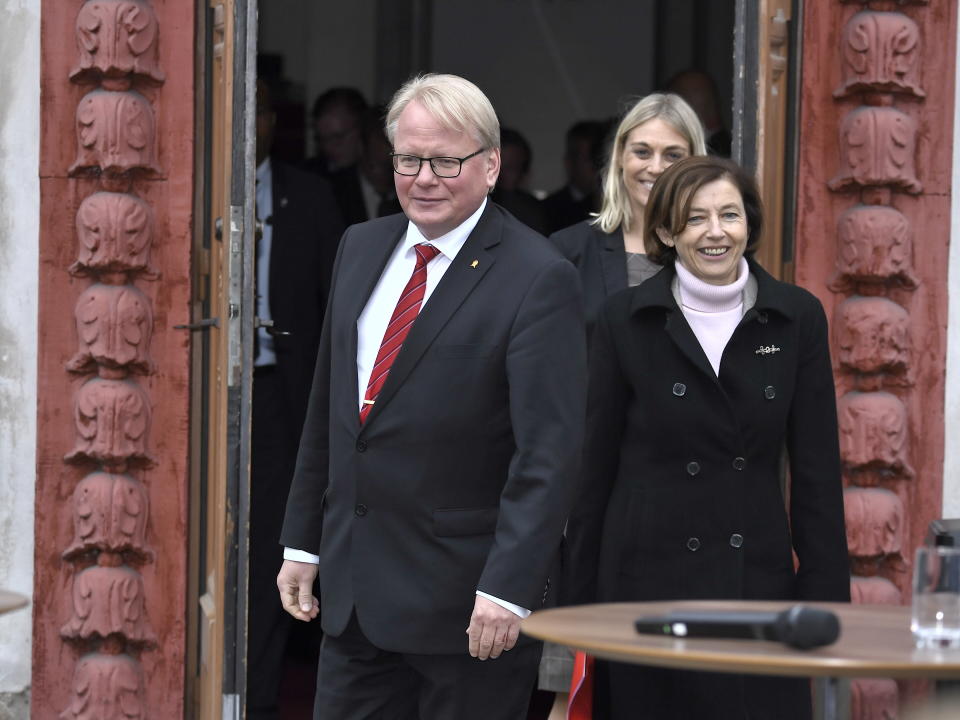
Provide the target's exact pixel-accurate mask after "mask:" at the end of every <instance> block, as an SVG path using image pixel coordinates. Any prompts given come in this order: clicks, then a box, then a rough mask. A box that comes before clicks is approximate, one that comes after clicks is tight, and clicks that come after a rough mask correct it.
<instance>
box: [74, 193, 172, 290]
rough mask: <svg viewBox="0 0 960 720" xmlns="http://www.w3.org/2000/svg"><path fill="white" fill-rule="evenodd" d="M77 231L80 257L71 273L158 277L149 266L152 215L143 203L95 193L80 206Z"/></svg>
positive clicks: (131, 197) (133, 199) (124, 197)
mask: <svg viewBox="0 0 960 720" xmlns="http://www.w3.org/2000/svg"><path fill="white" fill-rule="evenodd" d="M76 228H77V239H78V253H77V255H78V257H77V261H76V262H75V263H74V264H73V265H71V266H70V272H72V273H74V274H75V275H86V274H89V273H129V272H138V273H140V274H141V275H146V276H147V277H154V276H155V272H154V271H153V269H152V268H151V267H150V245H151V242H152V240H153V216H152V213H151V212H150V207H149V206H148V205H147V204H146V203H145V202H144V201H143V200H141V199H139V198H138V197H135V196H134V195H129V194H126V193H112V192H98V193H94V194H93V195H90V196H89V197H87V198H85V199H84V201H83V202H82V203H81V204H80V209H79V210H78V211H77V218H76Z"/></svg>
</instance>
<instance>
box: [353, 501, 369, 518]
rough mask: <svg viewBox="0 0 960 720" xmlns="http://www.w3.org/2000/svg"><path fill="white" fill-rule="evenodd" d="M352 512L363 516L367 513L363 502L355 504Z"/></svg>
mask: <svg viewBox="0 0 960 720" xmlns="http://www.w3.org/2000/svg"><path fill="white" fill-rule="evenodd" d="M353 514H354V515H356V516H357V517H363V516H364V515H366V514H367V506H366V505H364V504H363V503H357V506H356V507H355V508H353Z"/></svg>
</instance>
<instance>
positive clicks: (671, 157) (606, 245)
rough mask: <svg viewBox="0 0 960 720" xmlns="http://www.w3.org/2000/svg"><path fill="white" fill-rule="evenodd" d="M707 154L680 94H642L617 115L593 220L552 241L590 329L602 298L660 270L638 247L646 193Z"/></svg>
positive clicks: (698, 127) (692, 114)
mask: <svg viewBox="0 0 960 720" xmlns="http://www.w3.org/2000/svg"><path fill="white" fill-rule="evenodd" d="M705 154H706V145H705V142H704V137H703V127H702V126H701V124H700V120H699V119H698V118H697V114H696V113H695V112H694V111H693V109H691V107H690V106H689V105H687V103H686V102H685V101H684V100H683V98H681V97H680V96H679V95H672V94H669V93H663V94H661V93H655V94H653V95H647V96H646V97H644V98H642V99H640V100H639V101H638V102H637V103H636V104H635V105H634V106H633V107H632V108H630V110H628V111H627V113H626V114H625V115H624V116H623V119H622V120H621V121H620V124H619V126H618V127H617V132H616V134H615V135H614V137H613V142H612V145H611V148H610V157H609V159H608V161H607V165H606V168H605V170H604V173H603V201H602V204H601V207H600V213H599V215H598V216H597V217H595V218H593V219H591V220H585V221H584V222H581V223H577V224H576V225H571V226H570V227H568V228H565V229H563V230H560V231H558V232H555V233H553V234H552V235H551V236H550V239H551V240H553V241H554V242H555V243H556V244H557V247H558V248H559V249H560V252H562V253H563V254H564V256H566V258H567V259H568V260H570V262H572V263H573V264H574V265H576V266H577V270H578V271H579V273H580V281H581V284H582V286H583V299H584V309H585V311H586V316H587V324H588V325H592V324H593V320H594V319H595V318H596V315H597V311H598V310H599V309H600V305H601V304H602V303H603V301H604V300H606V298H607V296H608V295H612V294H613V293H615V292H617V291H619V290H623V289H624V288H626V287H628V286H630V285H637V284H638V283H640V282H642V281H643V280H646V279H647V278H648V277H650V276H651V275H653V274H654V273H656V272H657V271H658V270H659V269H660V266H659V265H657V264H655V263H653V262H650V260H648V259H647V257H646V255H645V252H646V251H645V249H644V245H643V213H644V210H645V209H646V206H647V198H648V197H649V195H650V188H652V187H653V183H654V182H655V181H656V179H657V178H658V177H660V175H661V173H663V171H664V170H665V169H666V168H668V167H670V165H672V164H673V163H675V162H677V161H678V160H681V159H683V158H685V157H687V156H689V155H705Z"/></svg>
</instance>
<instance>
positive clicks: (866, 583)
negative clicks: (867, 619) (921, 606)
mask: <svg viewBox="0 0 960 720" xmlns="http://www.w3.org/2000/svg"><path fill="white" fill-rule="evenodd" d="M850 601H851V602H853V603H854V604H855V605H900V604H902V603H903V595H902V594H901V593H900V589H899V588H898V587H897V586H896V585H894V584H893V583H892V582H890V581H889V580H887V579H886V578H882V577H857V576H854V577H853V578H851V580H850Z"/></svg>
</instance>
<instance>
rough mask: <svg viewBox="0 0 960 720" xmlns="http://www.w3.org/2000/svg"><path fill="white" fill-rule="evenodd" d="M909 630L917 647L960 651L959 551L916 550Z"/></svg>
mask: <svg viewBox="0 0 960 720" xmlns="http://www.w3.org/2000/svg"><path fill="white" fill-rule="evenodd" d="M910 630H911V631H912V632H913V639H914V640H915V641H916V644H917V647H918V648H924V649H933V650H944V649H960V548H956V547H947V546H942V545H938V546H936V547H930V546H921V547H919V548H917V556H916V564H915V565H914V566H913V613H912V615H911V619H910Z"/></svg>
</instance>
